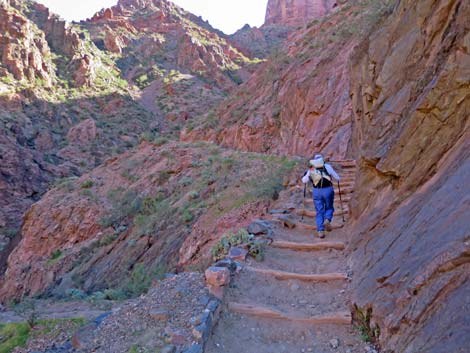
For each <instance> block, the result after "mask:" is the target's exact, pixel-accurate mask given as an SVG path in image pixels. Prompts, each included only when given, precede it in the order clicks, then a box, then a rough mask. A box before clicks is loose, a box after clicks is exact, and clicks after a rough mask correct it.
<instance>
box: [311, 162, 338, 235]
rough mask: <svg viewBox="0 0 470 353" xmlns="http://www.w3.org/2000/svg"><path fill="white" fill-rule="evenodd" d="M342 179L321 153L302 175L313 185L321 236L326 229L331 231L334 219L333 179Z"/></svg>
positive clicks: (318, 229) (318, 228) (318, 227)
mask: <svg viewBox="0 0 470 353" xmlns="http://www.w3.org/2000/svg"><path fill="white" fill-rule="evenodd" d="M332 178H335V179H336V180H337V181H339V180H340V177H339V175H338V174H336V172H335V170H334V169H333V167H332V166H331V165H329V164H327V163H325V160H324V158H323V156H322V155H321V154H317V155H315V157H314V158H313V159H312V160H311V161H310V168H309V170H307V171H306V172H305V174H304V176H303V177H302V182H303V183H304V184H307V183H308V182H309V181H311V182H312V185H313V204H314V205H315V210H316V212H317V216H316V221H317V231H318V236H319V237H320V238H324V237H325V229H326V230H327V231H331V221H332V220H333V213H334V212H335V209H334V205H333V203H334V199H335V191H334V189H333V179H332Z"/></svg>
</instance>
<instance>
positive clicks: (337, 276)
mask: <svg viewBox="0 0 470 353" xmlns="http://www.w3.org/2000/svg"><path fill="white" fill-rule="evenodd" d="M246 269H247V270H248V271H252V272H256V273H258V274H262V275H267V276H272V277H274V278H276V279H278V280H289V279H295V280H299V281H304V282H331V281H344V280H347V279H348V275H347V274H345V273H325V274H302V273H293V272H285V271H277V270H271V269H264V268H256V267H251V266H248V267H246Z"/></svg>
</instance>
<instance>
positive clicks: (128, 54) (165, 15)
mask: <svg viewBox="0 0 470 353" xmlns="http://www.w3.org/2000/svg"><path fill="white" fill-rule="evenodd" d="M81 26H83V28H84V29H86V31H89V33H90V36H91V38H92V40H93V42H94V43H95V44H96V45H97V46H98V47H99V48H101V49H102V50H104V51H106V52H107V53H108V55H110V56H111V57H112V58H113V60H114V61H115V62H116V64H117V65H118V67H119V68H120V70H121V73H122V76H123V77H124V78H126V80H128V81H129V82H131V83H133V84H135V85H137V86H139V87H140V88H141V89H142V93H141V98H140V102H141V103H142V104H143V105H144V106H145V107H146V108H147V109H148V110H150V111H152V112H153V113H155V115H156V116H157V118H158V120H159V122H160V123H161V124H162V125H163V127H165V128H166V130H170V131H171V130H173V129H175V130H178V129H179V128H181V126H184V125H185V123H186V122H187V121H188V120H191V119H192V118H193V117H195V116H198V115H200V114H202V113H203V112H205V111H206V109H207V106H214V105H215V104H217V103H218V102H220V101H221V100H222V99H223V98H224V97H225V96H226V95H227V94H228V92H229V91H230V90H231V89H232V88H234V87H235V86H237V85H238V84H240V83H241V82H243V81H245V80H246V78H247V77H248V76H249V74H250V72H251V71H252V70H253V68H252V67H253V66H255V64H256V63H257V61H254V60H251V59H249V58H248V57H247V56H245V55H244V54H242V53H241V52H240V51H239V50H237V49H236V48H235V47H234V46H233V45H232V44H231V43H230V42H229V41H228V40H227V39H226V38H225V35H224V34H223V33H221V32H220V31H217V30H215V29H214V28H212V27H211V26H210V25H209V24H208V23H207V22H204V21H203V20H202V19H201V18H199V17H196V16H194V15H192V14H191V13H189V12H186V11H185V10H183V9H182V8H180V7H179V6H177V5H175V4H173V3H172V2H169V1H166V0H145V1H134V0H120V1H119V2H118V3H117V5H116V6H113V7H112V8H109V9H104V10H102V11H101V12H99V13H97V14H96V15H95V16H93V18H91V19H89V20H87V21H83V22H81ZM202 102H204V103H203V104H201V103H202Z"/></svg>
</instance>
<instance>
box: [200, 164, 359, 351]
mask: <svg viewBox="0 0 470 353" xmlns="http://www.w3.org/2000/svg"><path fill="white" fill-rule="evenodd" d="M332 164H333V166H334V167H335V169H336V170H337V171H338V172H339V174H340V175H341V176H342V178H343V179H342V192H344V195H345V197H344V198H343V203H344V207H345V208H344V211H343V212H341V211H342V210H341V206H340V204H339V197H338V200H337V201H335V206H336V208H337V213H336V214H335V219H334V221H333V225H334V229H333V231H332V232H329V233H327V237H326V239H325V240H321V239H319V238H317V237H316V236H314V234H315V233H316V232H315V231H314V230H313V229H315V227H314V223H315V219H314V217H315V212H314V211H313V205H312V203H311V202H309V201H307V202H306V204H305V205H303V202H304V200H303V186H300V185H299V186H298V187H295V188H292V189H290V190H287V191H286V192H285V193H284V194H283V195H282V197H281V201H280V206H281V207H280V208H279V209H278V210H275V211H272V213H273V216H272V217H271V218H270V219H269V223H270V225H271V228H272V231H273V235H272V237H273V242H272V243H271V245H270V246H269V247H268V248H267V250H266V254H265V260H264V261H262V262H256V261H254V260H252V261H251V260H248V261H247V263H246V264H244V266H243V269H242V271H241V273H240V274H239V275H238V276H237V277H236V280H235V282H234V283H232V284H231V286H230V288H229V289H228V290H227V292H226V295H225V299H224V302H225V303H226V305H225V309H224V310H223V311H222V313H221V318H220V320H219V323H218V325H217V327H216V328H215V330H214V332H213V335H212V337H211V338H210V339H209V341H208V343H207V346H206V350H205V352H208V353H215V352H224V353H235V352H237V353H239V352H246V353H268V352H269V353H278V352H279V353H281V352H282V353H291V352H316V353H326V352H342V353H356V352H357V353H364V352H365V351H366V348H367V347H366V344H365V343H364V342H361V341H360V339H359V337H358V336H359V335H358V333H357V332H356V331H355V330H354V329H353V327H352V325H351V321H352V319H351V311H350V303H349V302H348V286H349V279H350V275H351V273H350V271H349V270H348V268H347V265H346V259H345V257H344V254H343V251H344V249H345V248H346V242H347V233H346V232H345V230H343V229H342V228H343V226H344V223H343V219H342V216H341V213H343V214H344V216H345V217H346V218H347V216H348V215H349V209H348V208H347V207H348V206H347V204H348V201H349V200H350V199H351V196H352V194H353V187H354V175H355V163H354V161H338V162H332ZM343 189H344V190H343ZM286 199H287V201H286ZM308 199H311V196H310V197H308ZM338 213H339V214H340V216H338Z"/></svg>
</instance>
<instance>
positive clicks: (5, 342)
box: [0, 323, 31, 353]
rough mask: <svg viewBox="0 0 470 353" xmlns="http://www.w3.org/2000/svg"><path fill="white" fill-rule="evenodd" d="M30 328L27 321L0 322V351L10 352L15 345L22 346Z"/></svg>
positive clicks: (0, 352)
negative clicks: (14, 322) (15, 322)
mask: <svg viewBox="0 0 470 353" xmlns="http://www.w3.org/2000/svg"><path fill="white" fill-rule="evenodd" d="M30 329H31V328H30V327H29V325H28V324H27V323H17V324H0V353H10V352H12V351H13V350H14V349H15V348H16V347H24V346H25V345H26V342H27V341H28V337H29V332H30Z"/></svg>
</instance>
